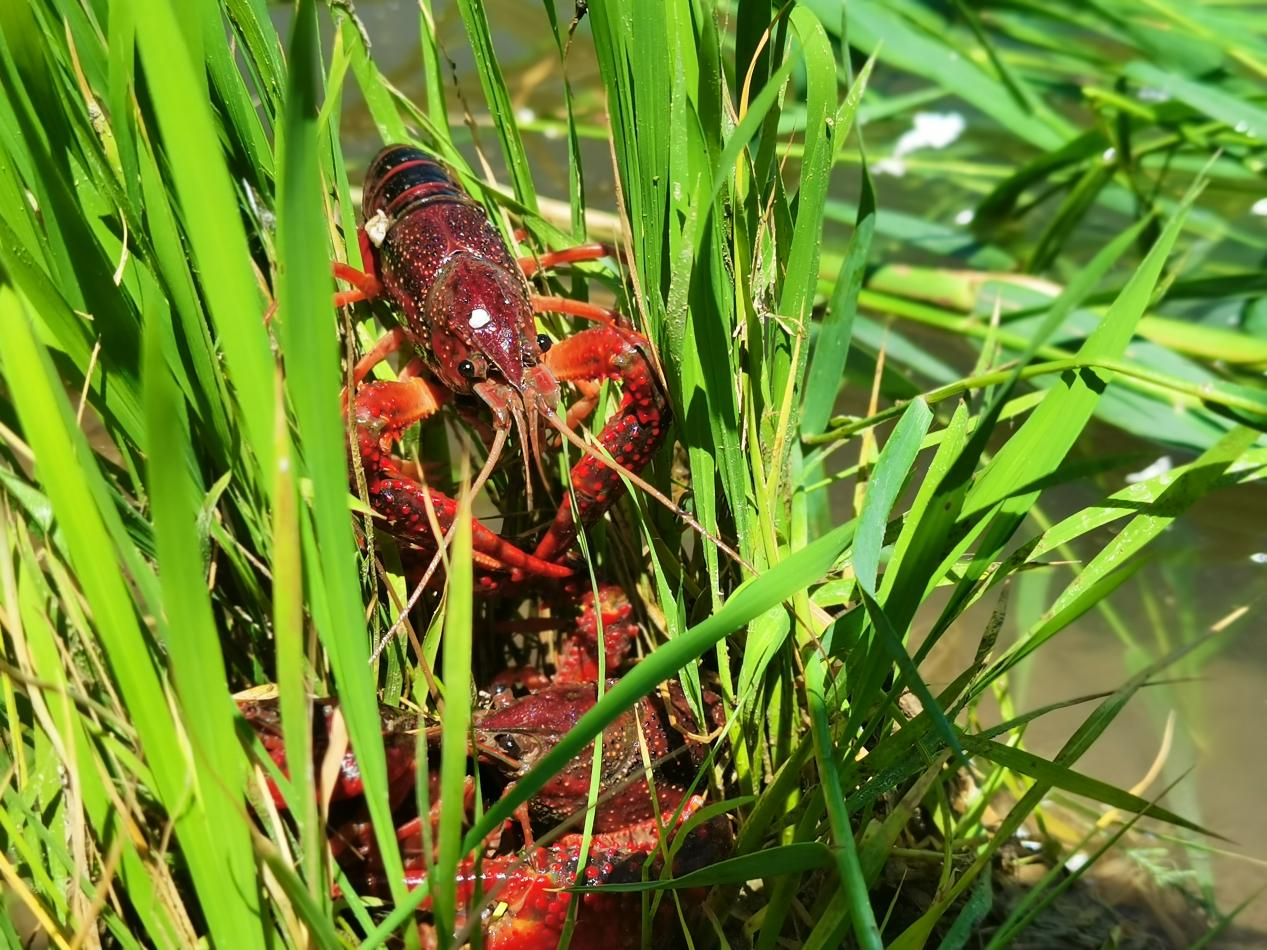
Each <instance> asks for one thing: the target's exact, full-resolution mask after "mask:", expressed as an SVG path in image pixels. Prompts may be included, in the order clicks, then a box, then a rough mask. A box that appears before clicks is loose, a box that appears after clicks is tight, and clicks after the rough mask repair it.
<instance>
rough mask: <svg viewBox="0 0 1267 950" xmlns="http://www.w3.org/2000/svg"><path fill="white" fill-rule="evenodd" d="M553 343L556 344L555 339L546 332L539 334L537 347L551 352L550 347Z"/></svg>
mask: <svg viewBox="0 0 1267 950" xmlns="http://www.w3.org/2000/svg"><path fill="white" fill-rule="evenodd" d="M553 345H554V341H553V340H551V339H550V338H549V337H548V336H546V335H545V334H544V333H538V334H537V348H538V349H540V350H541V352H542V353H546V352H549V350H550V347H551V346H553Z"/></svg>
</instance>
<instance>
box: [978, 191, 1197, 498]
mask: <svg viewBox="0 0 1267 950" xmlns="http://www.w3.org/2000/svg"><path fill="white" fill-rule="evenodd" d="M1204 187H1205V184H1204V179H1203V178H1202V179H1198V180H1197V182H1195V183H1194V184H1193V186H1192V187H1191V188H1190V189H1189V190H1188V193H1187V194H1186V195H1185V196H1184V198H1183V200H1182V201H1181V202H1180V205H1179V208H1178V209H1177V211H1176V213H1175V215H1174V217H1172V218H1171V219H1170V221H1169V222H1168V223H1167V225H1166V228H1165V230H1164V231H1163V232H1162V234H1161V236H1160V237H1159V238H1158V239H1157V243H1156V244H1154V245H1153V248H1152V250H1151V251H1149V253H1148V256H1147V257H1146V258H1145V259H1144V261H1143V263H1142V264H1140V266H1139V269H1138V270H1136V271H1135V273H1134V274H1133V275H1132V277H1131V279H1130V281H1129V282H1128V283H1127V285H1126V286H1125V287H1124V288H1123V289H1122V292H1121V293H1120V294H1119V295H1118V298H1117V300H1115V301H1114V303H1113V306H1111V307H1110V308H1109V311H1108V313H1107V314H1105V316H1104V320H1103V321H1102V322H1101V324H1100V325H1099V326H1098V327H1097V328H1096V329H1095V331H1094V332H1093V333H1092V334H1091V336H1090V337H1088V338H1087V340H1086V342H1085V343H1083V345H1082V346H1081V347H1080V348H1079V350H1078V357H1079V358H1081V359H1087V360H1090V359H1119V358H1121V356H1122V355H1123V353H1124V352H1125V350H1126V345H1127V343H1129V342H1130V340H1131V337H1132V335H1133V333H1134V330H1135V326H1136V324H1137V323H1138V321H1139V318H1140V317H1141V316H1143V313H1144V309H1145V307H1147V306H1148V303H1149V299H1150V297H1151V295H1152V292H1153V289H1154V288H1155V287H1156V286H1157V281H1158V279H1159V278H1160V276H1161V270H1162V267H1163V266H1164V265H1165V263H1166V259H1167V257H1168V256H1169V255H1170V251H1171V248H1173V247H1174V244H1175V241H1176V239H1177V238H1178V237H1179V233H1180V232H1181V231H1182V230H1183V224H1184V220H1185V219H1186V217H1187V212H1188V209H1189V208H1191V207H1192V203H1193V202H1194V201H1195V200H1196V198H1197V196H1198V195H1199V194H1200V193H1201V191H1202V190H1203V188H1204ZM1111 378H1112V377H1111V375H1110V374H1108V373H1097V372H1095V371H1091V370H1087V371H1084V372H1082V373H1077V374H1074V373H1071V374H1069V377H1068V378H1067V379H1062V382H1061V383H1060V384H1058V385H1057V386H1055V387H1053V388H1052V389H1051V390H1050V392H1049V393H1048V395H1047V397H1046V398H1045V399H1043V401H1042V403H1041V404H1040V405H1039V406H1038V408H1037V409H1035V410H1034V412H1033V414H1032V415H1031V416H1030V417H1029V419H1028V420H1026V422H1025V424H1024V425H1023V426H1021V429H1020V431H1018V432H1017V433H1016V435H1014V436H1013V437H1012V438H1011V439H1009V440H1008V442H1007V444H1006V445H1004V446H1003V448H1001V449H1000V450H999V452H998V454H997V455H995V457H994V459H993V460H992V461H991V462H990V464H989V465H987V466H986V468H985V470H984V471H983V472H982V473H981V476H980V478H979V479H978V480H977V482H976V484H974V485H973V487H972V488H971V489H970V490H969V492H968V497H967V498H966V499H965V500H964V508H963V514H964V515H965V516H966V515H971V514H974V513H976V512H980V511H983V510H985V509H986V508H989V507H990V506H991V505H993V504H995V503H997V502H998V501H1000V500H1002V499H1003V498H1006V497H1007V496H1008V495H1010V494H1011V493H1012V492H1013V491H1015V490H1016V489H1017V488H1019V487H1020V486H1022V485H1026V484H1029V483H1031V482H1034V481H1038V480H1040V479H1042V478H1044V477H1046V476H1048V475H1050V474H1051V472H1052V471H1054V470H1055V468H1056V467H1057V466H1058V465H1059V464H1060V461H1061V460H1062V459H1063V458H1064V456H1065V454H1066V453H1067V452H1068V451H1069V448H1070V447H1071V446H1072V445H1073V442H1074V440H1075V439H1077V437H1078V435H1079V434H1080V433H1081V432H1082V430H1083V428H1084V427H1085V426H1086V424H1087V421H1088V420H1089V419H1090V418H1091V414H1092V412H1093V411H1094V410H1095V406H1096V403H1097V402H1098V401H1099V398H1100V393H1101V392H1103V390H1104V387H1105V384H1106V383H1107V382H1108V381H1109V379H1111Z"/></svg>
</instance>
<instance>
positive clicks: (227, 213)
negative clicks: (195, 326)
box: [128, 0, 273, 470]
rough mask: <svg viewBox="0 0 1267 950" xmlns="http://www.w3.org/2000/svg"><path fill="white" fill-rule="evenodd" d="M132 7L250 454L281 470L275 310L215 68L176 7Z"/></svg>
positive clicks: (155, 2)
mask: <svg viewBox="0 0 1267 950" xmlns="http://www.w3.org/2000/svg"><path fill="white" fill-rule="evenodd" d="M128 2H130V4H131V6H132V9H133V13H134V16H135V18H136V21H137V22H138V23H144V24H145V27H144V29H139V30H137V42H138V46H139V49H140V54H141V62H142V64H143V66H144V68H145V70H146V75H147V76H148V78H149V80H150V81H149V83H148V84H147V88H148V89H149V91H150V93H151V95H152V97H153V100H154V106H155V112H156V115H157V120H158V126H159V130H160V131H161V134H162V141H163V145H164V148H165V150H166V153H167V156H168V159H169V161H170V168H171V170H172V179H173V181H172V187H173V188H174V189H175V192H176V195H177V197H178V198H179V201H180V208H181V214H182V216H183V217H184V219H185V221H186V225H187V226H186V233H187V235H188V237H189V242H190V250H191V252H192V256H193V259H194V262H195V264H196V266H197V269H198V272H199V276H200V278H201V286H202V290H203V292H204V294H205V296H206V299H207V303H208V309H209V311H210V314H211V317H212V320H213V322H214V324H215V327H216V329H217V331H218V336H219V340H220V345H221V346H222V347H223V348H224V355H225V360H226V363H227V366H228V370H229V377H230V381H231V383H232V385H233V387H234V393H235V395H236V398H237V401H238V405H239V406H240V407H243V408H244V409H245V410H246V411H243V412H242V413H241V417H242V419H243V420H244V425H245V428H246V430H247V433H248V435H249V449H250V451H252V452H254V453H255V455H256V457H257V458H258V459H259V460H260V462H261V463H262V464H263V467H264V468H265V469H266V470H271V464H270V462H271V460H270V458H269V453H270V452H271V448H272V438H273V436H272V420H273V411H272V406H273V390H272V378H273V374H272V369H271V366H272V359H271V354H270V350H269V344H268V337H267V334H266V333H265V330H264V321H263V316H264V309H265V307H264V304H263V303H262V301H261V296H260V293H259V291H258V290H257V288H256V286H255V283H254V280H253V279H252V276H251V269H250V261H251V255H250V249H249V247H248V244H247V240H246V233H245V231H244V229H243V226H242V219H241V215H240V214H239V213H238V202H237V196H236V195H235V193H234V190H233V185H232V182H231V179H230V177H229V171H228V168H227V167H226V165H225V163H224V161H223V159H222V158H221V156H222V152H221V148H220V141H219V134H218V132H217V129H216V123H215V120H214V119H213V117H212V114H211V107H210V102H209V99H208V95H207V87H206V83H205V81H204V70H205V68H206V64H205V63H204V62H203V61H202V59H201V57H199V58H198V59H197V60H195V59H194V58H193V53H194V50H193V49H191V46H190V44H191V42H192V39H191V31H190V30H188V29H187V28H185V27H184V26H182V17H183V13H182V12H181V11H178V10H177V4H175V3H173V2H172V0H128ZM193 32H196V31H193ZM216 40H217V41H218V40H219V37H218V36H217V37H216ZM199 45H200V44H199ZM159 77H161V79H160V78H159Z"/></svg>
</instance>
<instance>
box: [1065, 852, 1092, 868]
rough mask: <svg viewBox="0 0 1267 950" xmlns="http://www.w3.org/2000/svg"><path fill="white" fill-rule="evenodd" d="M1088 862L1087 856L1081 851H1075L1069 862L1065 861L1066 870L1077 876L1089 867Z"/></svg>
mask: <svg viewBox="0 0 1267 950" xmlns="http://www.w3.org/2000/svg"><path fill="white" fill-rule="evenodd" d="M1087 861H1088V858H1087V856H1086V854H1084V853H1083V852H1081V851H1075V852H1074V853H1073V854H1071V855H1069V858H1068V860H1066V861H1065V870H1066V871H1068V872H1069V873H1070V874H1077V873H1078V872H1079V871H1081V870H1082V869H1083V868H1084V867H1086V866H1087Z"/></svg>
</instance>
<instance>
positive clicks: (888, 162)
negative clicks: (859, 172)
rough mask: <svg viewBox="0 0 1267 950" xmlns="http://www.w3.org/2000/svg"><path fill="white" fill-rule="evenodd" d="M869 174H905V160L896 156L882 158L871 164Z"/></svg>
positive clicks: (898, 176) (899, 175)
mask: <svg viewBox="0 0 1267 950" xmlns="http://www.w3.org/2000/svg"><path fill="white" fill-rule="evenodd" d="M871 174H873V175H892V176H893V177H894V178H901V177H902V176H903V175H905V174H906V162H904V161H902V160H901V159H900V158H897V157H896V156H894V157H891V158H882V159H880V160H879V161H878V162H876V163H875V164H874V165H872V166H871Z"/></svg>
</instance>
